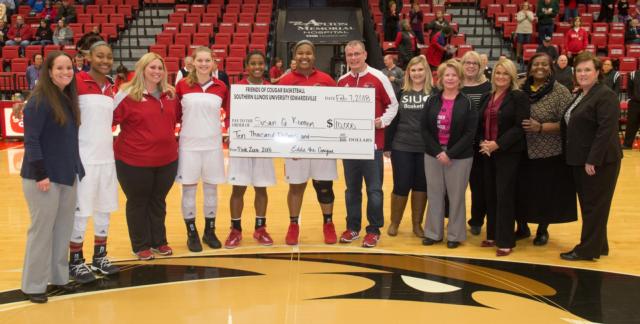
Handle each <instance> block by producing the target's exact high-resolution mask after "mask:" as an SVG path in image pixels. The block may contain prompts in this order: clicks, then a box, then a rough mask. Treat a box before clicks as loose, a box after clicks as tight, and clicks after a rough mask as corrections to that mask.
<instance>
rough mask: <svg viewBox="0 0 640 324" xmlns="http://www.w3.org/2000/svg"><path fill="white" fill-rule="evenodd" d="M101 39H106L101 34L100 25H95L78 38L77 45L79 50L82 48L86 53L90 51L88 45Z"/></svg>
mask: <svg viewBox="0 0 640 324" xmlns="http://www.w3.org/2000/svg"><path fill="white" fill-rule="evenodd" d="M99 41H105V40H104V39H102V36H100V26H99V25H94V26H93V27H92V28H91V31H90V32H88V33H86V34H84V35H82V37H80V39H79V40H78V42H77V43H76V47H77V48H78V50H81V51H83V52H85V53H87V52H88V50H89V49H88V45H89V44H93V43H95V42H99Z"/></svg>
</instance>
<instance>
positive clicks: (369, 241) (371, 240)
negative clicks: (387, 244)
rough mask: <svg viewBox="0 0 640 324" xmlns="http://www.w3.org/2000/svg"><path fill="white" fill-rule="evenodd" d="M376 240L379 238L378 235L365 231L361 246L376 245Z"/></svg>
mask: <svg viewBox="0 0 640 324" xmlns="http://www.w3.org/2000/svg"><path fill="white" fill-rule="evenodd" d="M378 240H380V235H378V234H373V233H367V235H365V236H364V239H363V240H362V247H366V248H372V247H376V244H378Z"/></svg>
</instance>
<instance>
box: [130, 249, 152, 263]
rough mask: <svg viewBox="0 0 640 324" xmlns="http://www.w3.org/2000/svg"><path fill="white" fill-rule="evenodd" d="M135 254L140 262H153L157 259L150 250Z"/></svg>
mask: <svg viewBox="0 0 640 324" xmlns="http://www.w3.org/2000/svg"><path fill="white" fill-rule="evenodd" d="M133 254H135V256H136V257H138V260H140V261H149V260H153V258H155V257H154V256H153V253H152V252H151V250H149V249H147V250H142V251H138V252H133Z"/></svg>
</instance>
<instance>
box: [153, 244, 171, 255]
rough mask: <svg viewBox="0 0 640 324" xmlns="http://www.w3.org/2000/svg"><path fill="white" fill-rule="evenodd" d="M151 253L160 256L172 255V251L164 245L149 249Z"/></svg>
mask: <svg viewBox="0 0 640 324" xmlns="http://www.w3.org/2000/svg"><path fill="white" fill-rule="evenodd" d="M151 251H152V252H153V253H156V254H160V255H172V254H173V250H172V249H171V248H170V247H169V246H168V245H166V244H165V245H160V246H158V247H155V248H151Z"/></svg>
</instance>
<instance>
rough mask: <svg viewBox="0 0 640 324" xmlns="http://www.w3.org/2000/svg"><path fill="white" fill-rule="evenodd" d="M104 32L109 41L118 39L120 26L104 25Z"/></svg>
mask: <svg viewBox="0 0 640 324" xmlns="http://www.w3.org/2000/svg"><path fill="white" fill-rule="evenodd" d="M102 32H103V33H104V34H105V35H107V38H108V39H109V40H114V39H118V25H116V24H114V23H106V24H103V25H102Z"/></svg>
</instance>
